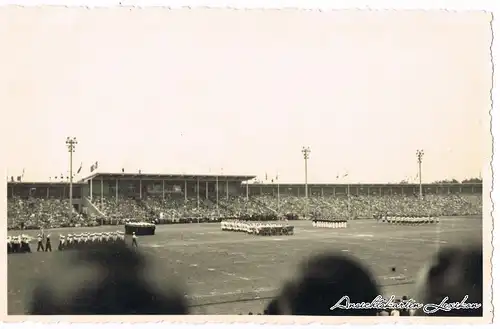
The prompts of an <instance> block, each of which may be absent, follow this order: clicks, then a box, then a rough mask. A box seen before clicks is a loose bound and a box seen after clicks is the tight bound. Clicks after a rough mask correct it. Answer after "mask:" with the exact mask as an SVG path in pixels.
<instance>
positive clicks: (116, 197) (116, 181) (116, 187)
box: [115, 179, 118, 203]
mask: <svg viewBox="0 0 500 329" xmlns="http://www.w3.org/2000/svg"><path fill="white" fill-rule="evenodd" d="M115 201H116V203H118V179H115Z"/></svg>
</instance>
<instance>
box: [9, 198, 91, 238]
mask: <svg viewBox="0 0 500 329" xmlns="http://www.w3.org/2000/svg"><path fill="white" fill-rule="evenodd" d="M72 211H73V214H72V219H71V221H70V220H69V215H68V212H69V200H66V199H63V200H61V199H40V198H29V199H21V198H9V199H8V202H7V229H9V230H14V229H16V230H28V229H38V228H56V227H78V226H90V225H92V224H93V219H92V218H89V217H87V216H84V215H82V214H80V213H78V212H77V211H76V209H74V208H73V210H72Z"/></svg>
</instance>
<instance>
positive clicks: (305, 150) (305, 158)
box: [302, 146, 311, 198]
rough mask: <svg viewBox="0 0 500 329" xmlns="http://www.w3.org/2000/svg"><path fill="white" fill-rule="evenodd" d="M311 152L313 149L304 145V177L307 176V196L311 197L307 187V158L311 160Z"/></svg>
mask: <svg viewBox="0 0 500 329" xmlns="http://www.w3.org/2000/svg"><path fill="white" fill-rule="evenodd" d="M310 153H311V149H310V148H309V147H305V146H304V147H302V154H303V155H304V174H305V175H304V176H305V177H304V178H305V188H306V198H308V197H309V191H308V187H307V160H309V154H310Z"/></svg>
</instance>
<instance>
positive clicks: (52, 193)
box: [7, 173, 482, 229]
mask: <svg viewBox="0 0 500 329" xmlns="http://www.w3.org/2000/svg"><path fill="white" fill-rule="evenodd" d="M254 178H255V176H248V175H168V174H145V173H140V174H134V173H95V174H93V175H91V176H88V177H86V178H83V179H81V180H79V181H77V182H75V183H73V184H72V186H73V187H72V189H73V191H72V192H73V193H72V196H71V203H72V207H71V213H70V206H69V203H70V201H69V199H70V193H69V191H70V183H68V182H8V184H7V189H8V228H9V229H29V228H54V227H58V226H63V227H65V226H96V225H102V224H122V223H124V222H126V221H157V222H158V223H178V222H180V223H182V222H186V221H187V222H192V221H195V222H200V221H201V222H204V221H220V220H221V219H224V218H230V217H235V216H242V215H257V214H260V215H262V214H269V213H274V214H277V215H278V216H284V215H287V214H293V215H296V216H297V217H299V218H308V217H310V212H311V211H312V210H314V209H316V210H317V209H322V210H323V211H327V212H333V213H334V214H333V216H334V217H346V218H349V219H354V218H372V216H374V215H376V214H378V213H380V212H389V213H397V214H402V213H404V214H415V213H417V212H425V213H426V214H428V213H429V212H433V215H438V216H446V215H453V216H457V215H479V214H481V211H482V210H481V208H482V202H481V196H482V184H481V183H457V184H423V185H422V190H423V192H424V195H425V198H424V200H420V198H418V191H419V185H418V184H309V185H308V186H307V189H308V196H309V197H308V198H305V197H304V196H305V195H306V193H305V185H304V184H283V183H281V184H258V183H252V182H251V181H252V180H253V179H254Z"/></svg>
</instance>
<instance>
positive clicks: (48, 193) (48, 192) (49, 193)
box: [47, 186, 50, 199]
mask: <svg viewBox="0 0 500 329" xmlns="http://www.w3.org/2000/svg"><path fill="white" fill-rule="evenodd" d="M49 195H50V193H49V187H48V186H47V199H48V198H49Z"/></svg>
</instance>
